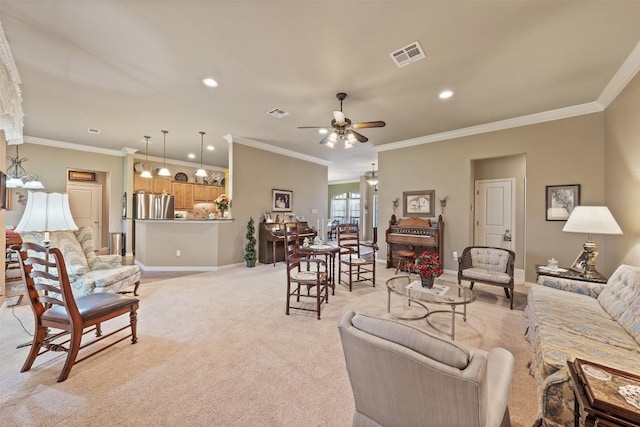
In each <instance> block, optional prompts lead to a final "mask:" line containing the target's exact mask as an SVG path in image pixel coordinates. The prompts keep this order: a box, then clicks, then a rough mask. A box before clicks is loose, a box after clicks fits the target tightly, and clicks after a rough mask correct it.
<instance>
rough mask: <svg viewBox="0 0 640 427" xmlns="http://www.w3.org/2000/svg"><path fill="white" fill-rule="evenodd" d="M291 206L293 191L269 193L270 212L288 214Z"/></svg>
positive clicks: (274, 190)
mask: <svg viewBox="0 0 640 427" xmlns="http://www.w3.org/2000/svg"><path fill="white" fill-rule="evenodd" d="M292 206H293V191H289V190H276V189H273V190H272V191H271V210H272V211H273V212H289V211H291V207H292Z"/></svg>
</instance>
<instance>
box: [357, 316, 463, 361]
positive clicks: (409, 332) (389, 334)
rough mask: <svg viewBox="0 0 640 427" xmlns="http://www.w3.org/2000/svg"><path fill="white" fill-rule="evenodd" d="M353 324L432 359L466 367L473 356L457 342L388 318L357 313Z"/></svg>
mask: <svg viewBox="0 0 640 427" xmlns="http://www.w3.org/2000/svg"><path fill="white" fill-rule="evenodd" d="M351 324H352V325H353V326H354V327H355V328H357V329H360V330H361V331H364V332H366V333H369V334H371V335H375V336H377V337H380V338H382V339H385V340H387V341H392V342H394V343H396V344H399V345H402V346H404V347H407V348H410V349H412V350H414V351H416V352H418V353H420V354H422V355H424V356H426V357H428V358H430V359H433V360H436V361H438V362H440V363H444V364H445V365H448V366H452V367H454V368H458V369H465V368H466V367H467V365H468V364H469V360H470V358H471V356H470V355H469V352H468V351H467V350H466V349H465V348H463V347H460V346H459V345H457V344H456V343H455V342H453V341H450V340H447V339H443V338H440V337H437V336H435V335H431V334H429V333H427V332H425V331H421V330H419V329H416V328H414V327H411V326H408V325H405V324H402V323H399V322H395V321H392V320H388V319H381V318H377V317H372V316H367V315H365V314H360V313H358V314H356V315H355V316H354V317H353V319H351Z"/></svg>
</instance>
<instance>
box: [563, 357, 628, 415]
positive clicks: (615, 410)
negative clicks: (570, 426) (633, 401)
mask: <svg viewBox="0 0 640 427" xmlns="http://www.w3.org/2000/svg"><path fill="white" fill-rule="evenodd" d="M580 364H582V365H583V366H584V365H591V366H596V367H597V366H600V365H598V364H595V363H594V364H591V363H590V362H587V361H585V360H581V359H576V360H575V361H567V367H568V368H569V382H570V383H571V388H572V390H573V395H574V405H575V406H574V425H575V427H598V426H605V427H620V426H621V427H633V426H638V423H637V422H635V421H633V420H632V419H630V418H636V419H637V417H638V415H637V411H630V410H629V409H624V408H622V407H617V406H616V405H614V404H608V405H606V408H607V409H604V408H599V407H595V406H598V405H595V403H596V402H594V404H593V405H592V404H591V403H590V400H589V397H588V396H587V393H588V391H587V390H586V388H587V387H588V386H587V385H586V383H585V380H583V379H582V378H581V375H582V376H584V375H585V374H580V373H579V372H581V371H582V370H581V369H580V367H579V365H580ZM600 367H601V368H602V369H603V370H604V369H610V371H611V372H612V373H613V374H614V375H615V374H616V373H619V374H621V375H624V376H626V375H629V376H630V377H633V376H632V375H630V374H626V373H623V372H621V371H617V370H615V369H611V368H606V367H604V366H600ZM596 369H599V368H596ZM633 412H636V415H633Z"/></svg>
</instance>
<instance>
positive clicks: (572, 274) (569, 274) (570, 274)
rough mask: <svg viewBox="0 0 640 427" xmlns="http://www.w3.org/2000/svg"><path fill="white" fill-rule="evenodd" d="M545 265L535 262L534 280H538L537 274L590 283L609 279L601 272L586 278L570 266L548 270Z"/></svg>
mask: <svg viewBox="0 0 640 427" xmlns="http://www.w3.org/2000/svg"><path fill="white" fill-rule="evenodd" d="M546 267H547V266H546V265H542V264H536V282H537V281H538V276H541V275H542V276H550V277H560V278H562V279H571V280H580V281H583V282H592V283H607V280H609V278H608V277H606V276H603V275H602V274H600V273H598V272H596V275H595V277H591V278H586V277H584V276H582V275H581V274H580V273H578V272H577V271H574V270H571V269H570V268H565V267H562V268H559V269H558V270H557V271H553V270H549V269H547V268H546Z"/></svg>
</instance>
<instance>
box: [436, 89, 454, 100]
mask: <svg viewBox="0 0 640 427" xmlns="http://www.w3.org/2000/svg"><path fill="white" fill-rule="evenodd" d="M452 96H453V92H452V91H450V90H448V89H447V90H443V91H442V92H440V95H438V97H439V98H440V99H449V98H451V97H452Z"/></svg>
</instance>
